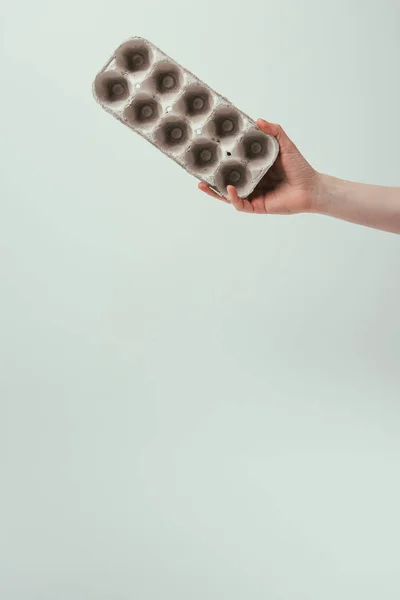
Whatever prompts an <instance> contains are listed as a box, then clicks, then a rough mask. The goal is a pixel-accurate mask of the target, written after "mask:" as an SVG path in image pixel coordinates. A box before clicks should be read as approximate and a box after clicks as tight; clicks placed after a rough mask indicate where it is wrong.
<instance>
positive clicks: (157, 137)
mask: <svg viewBox="0 0 400 600" xmlns="http://www.w3.org/2000/svg"><path fill="white" fill-rule="evenodd" d="M93 90H94V96H95V98H96V100H97V101H98V102H99V103H100V104H101V106H102V107H103V108H104V109H105V110H106V111H107V112H109V113H111V114H113V115H114V116H115V117H116V118H117V119H118V120H120V121H122V122H123V123H124V124H125V125H127V126H128V127H130V128H131V129H133V130H134V131H137V133H139V134H140V135H141V136H142V137H144V138H146V139H147V140H148V141H150V142H151V143H152V144H154V145H155V146H156V147H157V148H158V149H159V150H161V151H162V152H163V153H164V154H167V155H168V156H169V157H170V158H172V159H173V160H174V161H175V162H177V163H178V164H180V165H181V166H182V167H183V168H184V169H186V170H187V171H188V172H190V173H191V174H192V175H194V176H195V177H197V178H198V179H200V180H202V181H205V182H207V183H209V184H210V185H211V186H213V187H214V188H215V189H217V190H218V191H219V193H221V194H222V195H223V196H225V197H226V196H227V192H226V186H227V185H229V184H231V185H235V186H236V187H237V189H238V192H239V194H240V195H248V194H249V193H250V192H251V191H252V190H253V189H254V187H255V186H256V185H257V183H258V181H259V180H260V179H261V178H262V177H263V175H264V174H265V173H266V172H267V170H268V168H269V167H270V166H271V165H272V163H273V162H274V160H275V158H276V156H277V154H278V151H279V146H278V142H277V141H276V140H275V138H271V137H270V136H266V135H265V134H263V133H262V132H261V131H259V130H258V129H257V127H256V125H255V123H254V121H252V120H251V119H250V118H249V117H248V116H247V115H246V114H245V113H243V112H241V111H240V110H238V109H237V108H236V107H234V106H233V105H232V104H231V103H230V102H229V101H228V100H227V99H226V98H224V97H222V96H220V95H219V94H217V93H216V92H215V91H214V90H213V89H211V88H210V87H209V86H208V85H206V84H205V83H204V82H202V81H201V80H199V79H198V78H197V77H195V76H194V75H193V74H192V73H191V72H190V71H188V70H187V69H184V68H183V67H182V66H181V65H180V64H178V63H177V62H175V61H174V60H172V59H171V58H170V57H168V56H167V55H166V54H165V53H163V52H162V51H161V50H160V49H159V48H158V47H157V46H155V45H154V44H152V43H151V42H149V41H148V40H146V39H144V38H141V37H137V38H131V39H130V40H128V41H126V42H124V43H123V44H121V45H120V46H119V47H118V48H117V50H116V51H115V53H114V55H113V56H112V57H111V59H110V60H109V62H108V63H107V65H106V66H105V67H104V68H103V69H102V71H101V72H100V73H99V74H98V75H97V76H96V79H95V83H94V86H93Z"/></svg>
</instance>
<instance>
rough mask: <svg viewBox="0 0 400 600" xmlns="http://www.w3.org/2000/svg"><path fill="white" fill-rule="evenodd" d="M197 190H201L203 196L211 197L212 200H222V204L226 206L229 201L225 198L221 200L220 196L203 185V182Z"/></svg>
mask: <svg viewBox="0 0 400 600" xmlns="http://www.w3.org/2000/svg"><path fill="white" fill-rule="evenodd" d="M198 188H199V190H201V191H202V192H204V193H205V194H207V195H208V196H212V197H213V198H216V199H217V200H222V202H226V203H227V204H229V201H228V200H227V199H226V198H223V197H222V196H220V195H219V194H217V192H214V190H212V189H211V188H210V187H209V186H208V185H207V184H206V183H204V182H203V181H201V182H200V183H199V185H198Z"/></svg>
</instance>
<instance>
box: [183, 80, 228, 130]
mask: <svg viewBox="0 0 400 600" xmlns="http://www.w3.org/2000/svg"><path fill="white" fill-rule="evenodd" d="M217 101H218V98H217V96H216V95H215V94H213V93H212V91H211V90H210V89H208V88H207V86H205V85H204V84H202V83H201V82H198V81H192V82H188V83H187V85H186V86H184V87H183V90H182V92H181V95H180V96H179V97H178V98H177V100H176V101H175V103H174V105H173V106H172V110H173V111H174V113H175V114H179V115H182V116H184V117H185V118H187V119H189V120H190V122H191V123H192V126H193V127H194V128H200V127H201V126H202V125H203V124H204V122H205V121H206V119H207V118H208V117H209V115H210V113H211V112H212V110H213V109H214V107H215V105H216V103H217Z"/></svg>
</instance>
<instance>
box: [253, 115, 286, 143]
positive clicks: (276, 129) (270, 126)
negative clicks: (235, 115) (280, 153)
mask: <svg viewBox="0 0 400 600" xmlns="http://www.w3.org/2000/svg"><path fill="white" fill-rule="evenodd" d="M257 127H258V128H259V129H261V131H262V132H263V133H266V134H268V135H273V136H274V137H276V139H277V140H278V142H279V145H280V147H281V148H282V149H283V150H285V149H286V148H287V147H288V146H290V145H291V144H292V142H291V140H290V138H289V137H288V136H287V135H286V133H285V131H284V130H283V129H282V127H281V126H280V125H277V124H276V123H270V122H269V121H265V119H257Z"/></svg>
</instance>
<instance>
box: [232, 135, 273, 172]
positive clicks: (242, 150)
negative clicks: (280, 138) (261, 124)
mask: <svg viewBox="0 0 400 600" xmlns="http://www.w3.org/2000/svg"><path fill="white" fill-rule="evenodd" d="M278 152H279V145H278V142H277V141H276V139H275V138H274V137H272V136H271V135H267V134H266V133H263V132H262V131H261V130H260V129H258V128H257V127H250V128H249V129H248V130H247V131H245V132H244V133H243V135H242V136H241V137H240V138H239V140H238V141H237V143H236V145H235V147H234V149H233V152H232V154H233V155H234V156H235V157H237V158H239V159H240V160H241V161H244V162H246V163H247V164H248V166H249V167H250V169H252V170H257V171H258V170H259V169H260V168H263V167H266V166H268V165H269V166H270V165H272V164H273V163H274V161H275V159H276V157H277V155H278Z"/></svg>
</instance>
